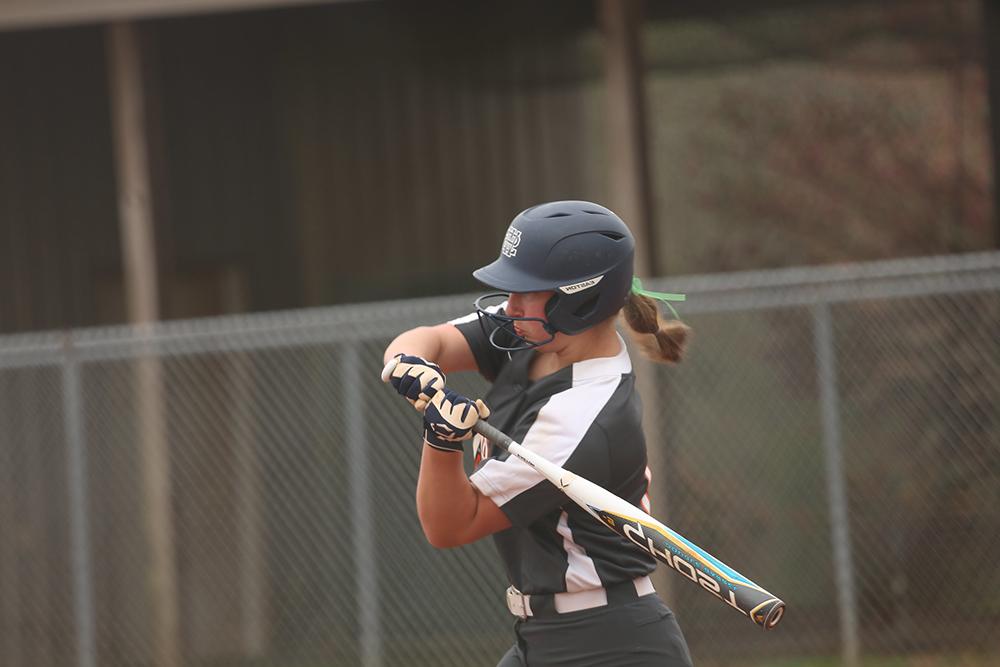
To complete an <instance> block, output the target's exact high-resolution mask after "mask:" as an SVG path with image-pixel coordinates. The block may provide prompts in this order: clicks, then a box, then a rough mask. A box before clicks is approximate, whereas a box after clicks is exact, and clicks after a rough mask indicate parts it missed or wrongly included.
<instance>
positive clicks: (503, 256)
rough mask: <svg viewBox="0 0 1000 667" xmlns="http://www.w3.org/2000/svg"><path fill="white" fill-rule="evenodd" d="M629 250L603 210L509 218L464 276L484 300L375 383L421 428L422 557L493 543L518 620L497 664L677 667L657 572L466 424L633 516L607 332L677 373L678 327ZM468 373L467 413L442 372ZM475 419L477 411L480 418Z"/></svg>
mask: <svg viewBox="0 0 1000 667" xmlns="http://www.w3.org/2000/svg"><path fill="white" fill-rule="evenodd" d="M633 256H634V240H633V238H632V235H631V233H630V232H629V230H628V227H626V226H625V224H624V223H623V222H622V221H621V220H620V219H619V218H618V217H617V216H616V215H615V214H614V213H612V212H611V211H609V210H608V209H606V208H604V207H602V206H599V205H597V204H593V203H590V202H583V201H560V202H552V203H548V204H542V205H540V206H536V207H533V208H530V209H528V210H526V211H524V212H522V213H521V214H519V215H518V216H517V217H516V218H514V220H513V222H512V223H511V225H510V227H509V229H508V230H507V234H506V237H505V238H504V241H503V244H502V247H501V251H500V256H499V257H498V258H497V260H496V261H494V262H493V263H491V264H489V265H487V266H485V267H482V268H481V269H478V270H477V271H475V272H474V273H473V275H474V276H475V277H476V278H477V279H478V280H479V281H480V282H482V283H484V284H486V285H487V286H489V287H490V288H492V289H494V290H497V292H495V293H493V294H488V295H485V296H484V297H481V298H480V299H478V300H477V301H476V312H475V313H473V314H471V315H469V316H468V317H465V318H461V319H457V320H454V321H452V322H447V323H444V324H440V325H437V326H432V327H419V328H416V329H412V330H410V331H407V332H404V333H403V334H401V335H399V336H398V337H397V338H396V339H395V340H393V341H392V343H390V344H389V346H388V348H387V349H386V351H385V361H388V360H389V359H391V358H393V357H399V363H398V364H397V366H396V368H395V369H394V370H393V373H392V378H391V382H392V385H393V386H394V387H395V388H396V390H397V391H399V393H400V394H402V395H403V396H405V397H406V398H407V399H409V400H410V402H411V403H413V404H414V406H415V407H416V408H417V409H418V410H422V411H423V414H424V442H425V446H424V450H423V454H422V458H421V464H420V475H419V479H418V482H417V511H418V515H419V517H420V522H421V525H422V527H423V529H424V533H425V535H426V536H427V539H428V540H429V541H430V542H431V544H433V545H434V546H436V547H439V548H444V547H453V546H458V545H462V544H468V543H470V542H474V541H476V540H479V539H481V538H483V537H486V536H487V535H492V536H493V539H494V542H495V544H496V547H497V550H498V551H499V554H500V557H501V559H502V561H503V564H504V566H505V569H506V572H507V577H508V579H509V583H510V587H509V588H508V589H507V594H506V597H507V605H508V607H509V609H510V611H511V613H512V614H513V615H514V616H515V617H516V618H517V621H516V622H515V626H514V627H515V635H516V642H515V644H514V646H512V647H511V649H510V650H509V651H508V652H507V653H506V654H505V655H504V656H503V657H502V658H501V660H500V662H499V664H498V667H513V666H517V665H530V666H531V667H541V666H543V665H572V666H574V667H581V666H585V665H643V666H644V665H661V666H670V667H673V666H682V665H690V664H691V658H690V656H689V654H688V649H687V644H686V643H685V640H684V637H683V635H682V634H681V630H680V628H679V627H678V625H677V622H676V620H675V619H674V616H673V614H672V612H671V611H670V610H669V609H668V608H667V607H666V605H665V604H664V603H663V602H662V601H661V600H660V598H659V597H658V596H657V594H656V593H655V591H654V590H653V586H652V584H651V582H650V579H649V574H650V573H651V572H652V571H653V569H654V568H655V564H656V561H655V560H654V559H653V558H652V557H650V556H648V555H646V554H645V553H643V552H641V551H639V550H638V549H635V548H634V547H633V546H632V545H631V544H629V543H628V542H627V541H626V540H625V539H624V538H622V537H620V536H618V535H617V534H615V533H613V532H611V531H609V530H608V529H607V528H606V527H604V526H602V525H600V524H599V523H598V522H597V521H595V520H594V519H593V518H592V517H591V516H589V515H588V514H587V513H586V512H584V511H583V510H582V509H580V508H579V507H578V506H577V505H575V504H574V503H572V502H570V501H569V500H568V499H567V498H566V496H565V495H564V494H563V493H562V492H561V491H559V489H557V488H556V487H555V486H554V485H553V484H551V483H549V482H548V481H546V480H545V479H543V478H542V477H541V475H539V474H538V473H537V472H536V471H535V470H534V469H533V468H531V467H530V466H528V465H527V464H525V463H524V462H522V461H520V460H519V459H517V458H514V457H511V458H508V457H507V456H506V454H505V453H504V452H501V451H496V452H493V453H492V454H491V453H490V452H489V449H488V447H489V445H488V442H486V441H485V440H484V439H482V438H481V437H479V436H477V438H476V441H475V442H474V449H475V451H476V461H477V469H476V470H475V472H474V473H473V474H472V476H471V477H468V476H467V475H466V473H465V469H464V467H463V463H462V456H461V452H462V447H463V444H464V441H465V440H467V439H468V438H469V437H470V435H471V433H470V429H471V427H472V426H473V425H474V424H475V422H476V421H477V420H478V419H480V418H486V417H489V419H490V423H492V424H494V425H495V426H497V427H498V428H500V429H501V430H502V431H504V432H506V433H508V434H509V435H510V436H511V437H513V438H514V439H515V440H516V441H518V442H520V443H521V444H522V445H524V446H525V447H527V448H528V449H531V450H533V451H535V452H537V453H539V454H541V455H543V456H544V457H545V458H547V459H549V460H550V461H552V462H554V463H556V464H558V465H561V466H563V467H565V468H566V469H568V470H571V471H573V472H575V473H578V474H579V475H581V476H582V477H585V478H587V479H589V480H591V481H593V482H595V483H597V484H599V485H601V486H603V487H605V488H607V489H609V490H610V491H612V492H614V493H616V494H617V495H619V496H621V497H623V498H625V499H626V500H628V501H629V502H632V503H634V504H636V505H643V506H646V507H647V509H648V499H646V497H645V494H646V490H647V486H648V483H649V470H648V468H647V466H646V444H645V440H644V438H643V433H642V425H641V415H642V409H641V404H640V400H639V396H638V394H637V393H636V388H635V376H634V374H633V372H632V363H631V361H630V359H629V354H628V351H627V350H626V348H625V344H624V341H623V340H622V339H621V337H620V336H619V334H618V332H617V330H616V327H615V323H616V317H617V315H618V314H619V312H620V311H624V315H625V319H626V322H627V323H628V325H629V327H630V328H631V329H632V330H633V332H634V333H635V334H636V336H637V338H638V339H639V342H640V344H641V345H642V346H643V348H644V350H645V351H646V352H647V353H648V354H650V355H651V356H652V357H653V358H654V359H657V360H659V361H665V362H676V361H678V360H679V359H680V356H681V352H682V351H683V346H684V341H685V339H686V336H687V332H688V329H687V327H685V326H684V325H683V324H681V323H680V322H678V321H676V320H671V321H666V322H664V321H662V320H661V319H660V317H659V314H658V310H657V307H656V304H655V302H653V301H652V300H651V299H650V298H649V297H650V295H654V296H657V297H661V298H666V297H668V296H669V295H655V293H650V292H645V291H643V290H642V289H641V285H639V284H638V281H637V280H635V279H634V277H633ZM462 370H478V371H479V372H480V373H481V374H482V375H483V376H484V377H486V378H487V379H488V380H490V381H491V382H492V383H493V384H492V388H491V389H490V391H489V392H488V393H487V395H486V397H485V401H483V400H477V401H473V400H471V399H469V398H466V397H464V396H460V395H458V394H456V393H454V392H453V391H451V390H449V389H448V388H447V387H446V386H445V374H446V373H448V372H453V371H462ZM487 406H489V407H487Z"/></svg>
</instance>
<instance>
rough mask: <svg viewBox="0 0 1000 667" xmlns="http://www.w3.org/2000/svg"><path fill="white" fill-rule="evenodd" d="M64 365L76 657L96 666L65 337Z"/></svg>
mask: <svg viewBox="0 0 1000 667" xmlns="http://www.w3.org/2000/svg"><path fill="white" fill-rule="evenodd" d="M64 349H65V351H66V358H65V361H64V362H63V372H62V389H63V411H64V412H63V421H64V423H65V428H66V445H67V452H66V453H67V458H68V463H67V466H66V474H67V483H68V489H69V521H70V525H69V529H70V544H71V549H72V556H71V558H72V568H73V617H74V620H75V626H76V654H77V664H78V665H80V667H94V666H95V665H96V663H97V656H96V646H95V641H94V637H95V626H94V593H93V587H92V583H91V577H92V570H91V566H90V522H89V521H88V513H87V505H88V497H89V494H88V493H87V441H86V435H85V434H84V430H83V429H84V427H83V406H82V404H81V397H80V368H79V363H78V362H77V360H76V358H75V356H74V353H73V339H72V337H71V336H69V335H67V336H66V339H65V343H64Z"/></svg>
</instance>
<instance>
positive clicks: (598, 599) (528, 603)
mask: <svg viewBox="0 0 1000 667" xmlns="http://www.w3.org/2000/svg"><path fill="white" fill-rule="evenodd" d="M609 590H610V592H611V595H610V596H609ZM654 592H655V590H654V589H653V582H652V580H650V578H649V577H648V576H646V577H639V578H638V579H633V580H632V581H626V582H622V583H621V584H617V585H615V586H611V587H608V588H591V589H588V590H585V591H573V592H572V593H551V594H547V595H525V594H524V593H522V592H521V591H519V590H517V589H516V588H514V587H513V586H511V587H510V588H508V589H507V608H508V609H509V610H510V613H512V614H513V615H514V616H517V617H519V618H528V617H530V616H542V615H546V616H549V615H553V613H552V612H553V611H554V612H555V613H556V614H567V613H569V612H572V611H582V610H584V609H594V608H595V607H604V606H606V605H607V604H608V598H609V597H611V598H612V602H614V601H615V600H634V599H638V598H640V597H642V596H644V595H650V594H651V593H654ZM532 599H534V600H535V608H534V609H532ZM553 603H554V604H553Z"/></svg>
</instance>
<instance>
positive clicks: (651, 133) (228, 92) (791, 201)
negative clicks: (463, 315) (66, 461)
mask: <svg viewBox="0 0 1000 667" xmlns="http://www.w3.org/2000/svg"><path fill="white" fill-rule="evenodd" d="M636 8H638V9H640V10H642V11H638V12H637V11H635V9H636ZM251 10H252V11H251ZM997 28H998V19H997V11H996V9H995V3H994V2H992V1H990V0H961V1H957V2H941V1H936V0H935V1H931V0H927V1H921V2H912V1H909V0H907V1H905V2H904V1H898V2H848V3H843V2H838V3H834V2H809V3H802V2H797V3H790V2H764V1H761V2H756V3H742V2H722V1H714V2H709V3H695V4H686V3H682V4H680V5H678V4H677V3H648V4H647V5H646V6H645V7H644V8H642V7H638V6H637V5H633V4H632V3H630V2H629V3H619V2H614V1H613V0H607V1H605V2H595V3H589V2H578V1H575V0H558V1H551V2H546V3H543V4H541V5H539V3H532V2H527V1H520V0H518V1H514V2H488V3H466V2H457V1H454V0H434V1H431V2H421V3H407V2H390V1H386V2H374V1H373V2H326V3H322V2H302V1H292V0H133V1H131V2H123V1H120V0H74V1H73V2H69V1H68V0H32V1H30V2H29V1H28V0H13V1H11V0H8V1H7V2H3V3H0V30H2V32H0V72H2V76H0V284H2V285H3V286H4V288H3V290H2V297H0V332H12V331H30V330H39V329H57V328H63V327H77V326H91V325H100V324H108V323H118V322H124V321H127V320H129V319H132V320H136V319H172V318H182V317H193V316H201V315H211V314H218V313H224V312H244V311H263V310H275V309H285V308H297V307H304V306H305V307H308V306H318V305H326V304H333V303H342V302H356V301H366V300H377V299H386V298H404V297H407V296H415V295H429V294H440V293H455V292H463V291H468V290H472V289H474V282H473V281H472V278H471V276H470V269H471V268H473V267H474V266H477V265H480V264H482V263H484V262H486V261H488V260H489V259H490V258H491V257H492V256H493V255H494V254H495V252H496V244H497V240H498V239H499V238H500V235H501V234H502V231H503V229H504V228H505V227H506V225H507V223H508V222H509V220H510V218H511V217H512V216H513V215H514V214H516V213H517V212H518V211H519V210H521V209H522V208H524V207H526V206H529V205H531V204H533V203H536V202H539V201H544V200H550V199H557V198H590V199H595V200H599V201H602V202H605V203H608V204H609V205H611V206H612V207H615V208H617V209H618V210H620V211H621V212H623V214H627V215H626V217H627V218H628V220H629V222H630V224H632V225H633V226H634V227H636V228H637V230H638V231H639V232H640V233H641V235H642V236H644V237H647V243H646V248H647V251H648V254H647V256H646V257H644V258H643V264H644V271H645V272H646V273H650V274H679V273H702V272H711V271H718V270H735V269H748V268H767V267H775V266H786V265H797V264H812V263H820V262H830V261H838V260H858V259H873V258H884V257H896V256H909V255H921V254H936V253H943V252H954V251H967V250H977V249H984V248H990V247H995V246H996V245H997V243H998V238H1000V233H998V227H997V223H996V221H995V220H996V217H995V214H994V211H995V208H996V207H995V206H994V203H993V202H994V199H993V197H994V195H993V191H994V188H993V172H994V171H995V169H994V165H995V154H996V151H994V150H993V148H992V147H993V146H994V144H995V137H996V136H997V131H996V128H995V124H994V126H993V127H992V129H991V125H990V123H989V117H990V116H989V104H988V100H989V99H991V93H990V92H989V91H990V90H991V88H990V85H989V82H990V81H991V80H992V81H994V82H995V81H996V78H995V77H994V78H993V79H991V78H990V77H989V76H988V73H989V72H991V71H992V72H996V71H997V67H998V63H1000V56H998V55H997V54H996V53H995V51H994V52H989V53H988V52H987V47H990V46H991V45H989V44H987V42H986V40H984V35H985V34H986V32H987V31H988V30H991V29H992V30H993V31H994V32H995V31H996V30H997ZM616 30H617V32H616ZM612 33H613V34H612ZM630 35H632V36H633V38H630V37H629V36H630ZM636 54H638V57H636ZM130 77H131V78H130ZM609 91H610V92H609ZM992 91H993V92H992V98H993V99H995V98H996V85H995V84H994V85H993V88H992ZM137 104H138V105H140V106H139V108H140V109H141V113H139V114H137V115H136V116H135V118H137V119H138V122H133V123H131V124H130V123H129V122H128V119H127V118H126V117H125V116H123V114H126V115H127V112H124V111H123V109H126V110H127V109H129V108H136V107H135V105H137ZM130 105H131V106H130ZM135 144H138V147H139V148H140V149H141V150H133V151H132V152H131V153H128V147H129V146H132V147H133V148H134V147H135V146H134V145H135ZM116 147H117V148H116ZM130 206H131V209H130V208H129V207H130ZM137 206H138V208H139V209H142V208H143V206H146V209H145V210H146V212H147V214H146V215H145V217H143V215H141V211H140V215H139V217H138V218H137V220H139V221H140V222H138V223H137V224H139V225H143V224H145V225H147V228H146V231H147V232H148V233H150V234H151V244H150V245H148V246H147V247H146V251H145V254H143V251H142V247H141V244H140V245H139V246H136V245H135V243H133V244H132V245H129V241H128V238H129V237H128V236H127V232H126V231H125V230H127V229H130V228H131V229H134V227H129V225H130V224H131V223H130V222H129V220H128V219H127V216H125V215H123V213H122V211H124V210H132V211H133V212H134V211H135V210H136V207H137ZM125 248H132V250H126V249H125ZM137 248H138V249H137ZM130 267H131V268H130ZM144 274H146V275H144ZM128 294H132V299H133V300H132V301H129V299H128V298H127V295H128ZM143 295H145V307H144V310H143V307H142V306H140V305H138V304H141V303H143V298H144V297H143ZM130 303H131V304H132V305H131V306H130V305H129V304H130ZM137 309H138V310H137ZM140 311H141V312H140ZM143 313H145V315H144V314H143Z"/></svg>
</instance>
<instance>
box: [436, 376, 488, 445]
mask: <svg viewBox="0 0 1000 667" xmlns="http://www.w3.org/2000/svg"><path fill="white" fill-rule="evenodd" d="M489 416H490V409H489V408H488V407H486V404H485V403H483V401H482V400H481V399H478V398H477V399H476V400H475V401H473V400H472V399H471V398H466V397H465V396H461V395H459V394H456V393H455V392H453V391H452V390H450V389H443V390H441V391H439V392H437V393H435V394H434V395H433V396H432V397H431V400H430V402H428V403H427V407H426V409H425V410H424V441H426V442H427V444H428V445H430V446H431V447H434V448H435V449H440V450H442V451H446V452H461V451H462V441H463V440H468V439H469V438H471V437H472V427H473V426H475V424H476V422H477V421H479V420H480V419H486V418H487V417H489Z"/></svg>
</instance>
